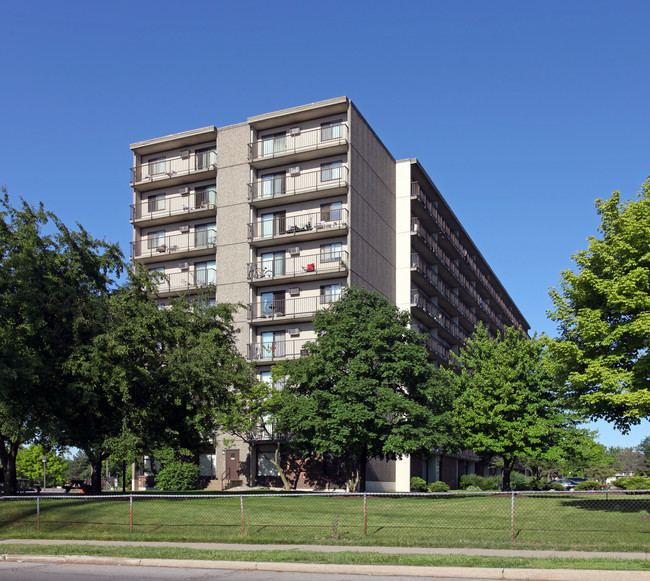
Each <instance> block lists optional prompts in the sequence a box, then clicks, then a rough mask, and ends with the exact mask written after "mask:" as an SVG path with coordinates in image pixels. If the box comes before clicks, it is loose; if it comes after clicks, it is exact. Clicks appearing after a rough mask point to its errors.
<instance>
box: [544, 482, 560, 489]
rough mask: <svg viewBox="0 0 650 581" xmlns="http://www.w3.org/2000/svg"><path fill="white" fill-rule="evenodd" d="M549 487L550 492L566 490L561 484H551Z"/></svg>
mask: <svg viewBox="0 0 650 581" xmlns="http://www.w3.org/2000/svg"><path fill="white" fill-rule="evenodd" d="M547 486H548V490H561V491H563V490H564V486H562V485H561V484H560V483H559V482H549V483H548V484H547Z"/></svg>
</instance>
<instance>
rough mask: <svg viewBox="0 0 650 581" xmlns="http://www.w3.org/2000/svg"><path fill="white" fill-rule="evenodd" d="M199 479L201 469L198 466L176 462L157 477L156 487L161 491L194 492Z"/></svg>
mask: <svg viewBox="0 0 650 581" xmlns="http://www.w3.org/2000/svg"><path fill="white" fill-rule="evenodd" d="M198 479H199V467H198V466H197V465H196V464H188V463H187V462H179V461H178V460H174V461H172V462H168V463H167V464H165V467H164V468H163V469H162V470H161V471H160V472H158V474H157V475H156V486H157V487H158V488H160V489H161V490H165V491H172V492H178V491H180V490H193V489H194V488H196V484H197V481H198Z"/></svg>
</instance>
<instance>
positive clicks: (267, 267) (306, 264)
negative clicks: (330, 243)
mask: <svg viewBox="0 0 650 581" xmlns="http://www.w3.org/2000/svg"><path fill="white" fill-rule="evenodd" d="M347 270H348V253H347V251H345V250H336V249H331V250H330V249H327V250H321V252H319V253H316V254H305V255H301V256H289V257H286V256H284V255H282V256H277V255H276V256H273V257H272V258H269V259H266V258H258V259H257V261H255V262H249V263H248V265H247V278H248V280H251V281H260V280H274V279H280V278H292V277H296V276H313V275H316V274H319V273H327V274H330V275H335V274H336V273H344V272H347Z"/></svg>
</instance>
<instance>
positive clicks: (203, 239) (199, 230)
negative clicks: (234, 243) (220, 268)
mask: <svg viewBox="0 0 650 581" xmlns="http://www.w3.org/2000/svg"><path fill="white" fill-rule="evenodd" d="M195 230H196V232H195V233H194V244H195V246H214V245H215V244H216V243H217V225H216V224H201V225H199V226H197V227H196V228H195Z"/></svg>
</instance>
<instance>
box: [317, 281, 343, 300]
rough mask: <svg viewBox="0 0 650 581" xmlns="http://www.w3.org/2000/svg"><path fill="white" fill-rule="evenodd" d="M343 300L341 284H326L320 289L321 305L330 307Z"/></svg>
mask: <svg viewBox="0 0 650 581" xmlns="http://www.w3.org/2000/svg"><path fill="white" fill-rule="evenodd" d="M340 298H341V285H340V284H326V285H325V286H322V287H320V302H321V305H328V304H330V303H335V302H337V301H338V300H339V299H340Z"/></svg>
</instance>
